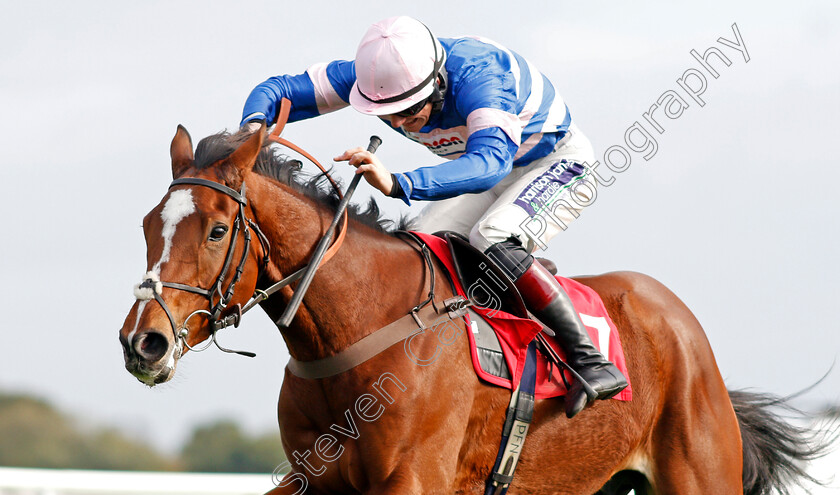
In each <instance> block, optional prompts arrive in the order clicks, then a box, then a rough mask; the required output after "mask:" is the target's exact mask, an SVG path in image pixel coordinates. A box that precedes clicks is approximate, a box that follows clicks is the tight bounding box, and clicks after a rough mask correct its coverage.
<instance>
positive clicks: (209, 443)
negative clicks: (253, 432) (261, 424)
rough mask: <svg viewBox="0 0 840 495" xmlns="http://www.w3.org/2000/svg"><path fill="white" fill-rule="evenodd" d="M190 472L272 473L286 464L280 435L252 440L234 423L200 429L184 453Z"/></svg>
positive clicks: (187, 444)
mask: <svg viewBox="0 0 840 495" xmlns="http://www.w3.org/2000/svg"><path fill="white" fill-rule="evenodd" d="M181 459H182V462H183V464H184V467H185V468H186V469H187V470H188V471H202V472H217V473H218V472H226V473H271V472H273V471H274V468H276V467H277V466H278V465H279V464H280V463H281V462H283V461H285V460H286V456H285V454H284V453H283V445H282V444H281V442H280V435H279V434H277V433H274V434H266V435H263V436H259V437H251V436H249V435H246V434H245V433H243V432H242V430H241V429H240V428H239V426H238V425H237V424H236V423H234V422H233V421H230V420H221V421H216V422H213V423H209V424H205V425H201V426H198V427H196V428H195V429H194V430H193V433H192V437H191V438H190V439H189V440H188V441H187V443H186V445H185V446H184V448H183V449H182V450H181Z"/></svg>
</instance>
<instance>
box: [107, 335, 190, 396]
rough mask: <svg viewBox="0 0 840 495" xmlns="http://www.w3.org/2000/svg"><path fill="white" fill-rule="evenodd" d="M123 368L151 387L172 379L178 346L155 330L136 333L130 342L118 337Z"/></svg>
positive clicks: (177, 356) (179, 355)
mask: <svg viewBox="0 0 840 495" xmlns="http://www.w3.org/2000/svg"><path fill="white" fill-rule="evenodd" d="M120 343H121V344H122V347H123V357H124V359H125V369H126V370H128V372H129V373H131V374H132V375H134V377H135V378H137V379H138V380H139V381H141V382H142V383H144V384H146V385H148V386H150V387H153V386H155V385H157V384H159V383H163V382H166V381H169V380H170V379H172V377H173V376H174V375H175V367H176V365H177V363H178V359H179V358H180V357H181V352H180V346H178V344H177V342H175V343H171V342H170V341H169V340H168V339H167V338H166V336H165V334H163V333H161V332H158V331H156V330H147V331H145V332H140V333H138V334H137V335H136V336H135V337H134V338H133V339H132V341H131V342H128V341H127V340H126V339H124V338H122V337H120Z"/></svg>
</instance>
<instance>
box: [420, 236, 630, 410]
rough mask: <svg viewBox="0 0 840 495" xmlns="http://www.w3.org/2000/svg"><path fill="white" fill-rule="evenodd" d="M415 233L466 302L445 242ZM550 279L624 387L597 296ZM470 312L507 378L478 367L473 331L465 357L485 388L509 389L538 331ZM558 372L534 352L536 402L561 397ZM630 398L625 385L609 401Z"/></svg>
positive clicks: (614, 334) (617, 348)
mask: <svg viewBox="0 0 840 495" xmlns="http://www.w3.org/2000/svg"><path fill="white" fill-rule="evenodd" d="M415 234H417V235H418V236H420V237H421V238H422V239H423V241H424V242H426V244H428V246H429V248H430V249H431V250H432V252H433V253H435V255H436V256H437V258H438V259H439V260H440V261H441V263H443V265H444V266H445V267H446V269H447V270H449V273H450V274H451V275H452V276H451V278H452V280H453V281H454V282H455V289H456V291H457V292H458V294H460V295H462V296H464V297H466V294H465V292H464V288H463V287H462V286H461V283H460V282H459V281H458V276H457V275H456V273H455V265H454V262H453V260H452V254H451V253H450V252H449V247H448V246H447V245H446V241H445V240H443V239H441V238H440V237H437V236H433V235H429V234H422V233H420V232H415ZM556 278H557V281H558V282H560V285H562V286H563V288H564V289H565V290H566V292H567V293H568V294H569V297H571V299H572V302H573V303H574V305H575V308H576V309H577V311H578V313H579V314H580V317H581V320H582V321H583V324H584V325H585V326H586V329H587V330H588V331H589V336H590V337H591V338H592V342H593V343H594V344H595V346H596V347H598V349H599V350H600V351H601V352H602V353H604V355H605V356H607V358H608V359H609V360H610V361H612V362H613V363H615V365H616V366H618V369H620V370H621V372H622V373H624V376H625V377H627V379H628V382H629V377H630V376H629V375H628V373H627V363H626V361H625V359H624V351H623V350H622V348H621V338H620V337H619V334H618V330H617V329H616V326H615V324H614V323H613V322H612V319H611V318H610V315H609V314H608V313H607V309H606V308H605V307H604V303H603V302H602V301H601V297H600V296H599V295H598V293H596V292H595V291H594V290H592V289H590V288H589V287H587V286H585V285H583V284H581V283H580V282H576V281H574V280H571V279H568V278H563V277H556ZM472 309H473V310H474V311H475V312H476V313H478V314H479V315H481V317H482V318H484V320H485V321H487V323H488V324H489V325H490V326H491V327H492V328H493V330H494V331H495V332H496V335H497V336H498V338H499V344H500V347H501V349H502V352H503V354H504V359H505V361H506V362H507V365H508V369H509V370H510V374H511V375H512V379H506V378H502V377H498V376H495V375H492V374H490V373H488V372H486V371H485V370H483V369H482V368H481V364H480V363H479V359H478V351H477V349H476V341H475V335H473V332H466V333H467V335H468V336H469V341H470V354H471V356H472V362H473V367H474V368H475V372H476V374H477V375H478V376H479V378H481V379H482V380H484V381H486V382H488V383H492V384H494V385H498V386H500V387H504V388H507V389H510V390H513V389H514V388H516V386H517V385H518V384H519V381H520V380H521V378H522V370H523V368H524V366H525V352H526V349H527V347H528V344H529V343H531V341H532V340H533V339H534V337H535V336H536V335H537V333H539V332H540V331H541V330H542V328H543V326H542V325H541V324H540V323H538V322H536V321H534V320H527V319H524V318H519V317H518V316H514V315H512V314H509V313H505V312H503V311H499V310H496V309H488V308H482V307H478V306H473V307H472ZM471 326H472V325H471ZM547 340H548V341H549V343H550V344H551V346H552V347H554V350H555V351H557V353H558V354H559V355H560V357H561V358H565V356H564V353H563V350H562V349H560V347H559V346H558V345H557V343H556V342H555V339H554V338H552V337H548V338H547ZM560 372H561V370H560V369H558V368H557V367H556V366H553V365H551V363H550V362H549V361H548V360H547V359H546V358H545V356H544V355H542V354H541V353H537V384H536V398H537V399H547V398H550V397H560V396H563V395H565V394H566V386H565V385H564V384H563V379H562V377H561V376H560ZM632 396H633V392H632V389H631V386H630V385H628V386H627V388H625V389H624V390H622V391H621V392H619V393H618V394H617V395H616V396H615V397H614V399H617V400H630V399H631V398H632Z"/></svg>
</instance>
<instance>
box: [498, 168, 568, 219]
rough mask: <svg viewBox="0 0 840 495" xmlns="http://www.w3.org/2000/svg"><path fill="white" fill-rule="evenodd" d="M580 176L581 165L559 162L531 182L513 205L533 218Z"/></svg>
mask: <svg viewBox="0 0 840 495" xmlns="http://www.w3.org/2000/svg"><path fill="white" fill-rule="evenodd" d="M582 174H583V165H582V164H580V163H577V162H569V161H567V160H560V161H559V162H557V163H555V164H554V165H552V166H551V167H549V169H548V170H546V171H545V172H543V173H542V174H540V175H539V176H537V177H536V178H535V179H534V180H532V181H531V183H530V184H528V186H527V187H526V188H525V189H524V190H523V191H522V192H521V193H520V194H519V196H518V197H517V198H516V199H515V200H514V201H513V203H514V204H516V205H519V207H520V208H522V209H523V210H525V211H526V212H528V215H529V216H531V217H534V216H535V215H537V214H539V213H540V212H541V211H542V210H543V209H544V208H548V207H549V206H551V203H553V202H554V200H555V199H556V198H557V196H558V195H560V193H561V192H563V191H564V190H566V189H568V188H569V186H570V185H571V183H572V182H574V180H575V179H576V178H577V177H579V176H581V175H582Z"/></svg>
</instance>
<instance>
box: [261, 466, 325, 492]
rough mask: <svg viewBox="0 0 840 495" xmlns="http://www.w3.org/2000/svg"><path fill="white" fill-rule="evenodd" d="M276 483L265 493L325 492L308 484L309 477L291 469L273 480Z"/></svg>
mask: <svg viewBox="0 0 840 495" xmlns="http://www.w3.org/2000/svg"><path fill="white" fill-rule="evenodd" d="M274 483H275V484H276V485H277V487H276V488H274V489H273V490H271V491H269V492H266V494H265V495H300V494H304V493H305V494H307V495H320V494H325V493H326V492H322V491H321V490H318V489H317V488H315V487H313V486H310V484H309V479H308V478H307V477H306V474H305V473H300V472H296V471H291V472H289V473H287V474H286V475H285V476H283V477H282V478H278V479H275V480H274Z"/></svg>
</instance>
